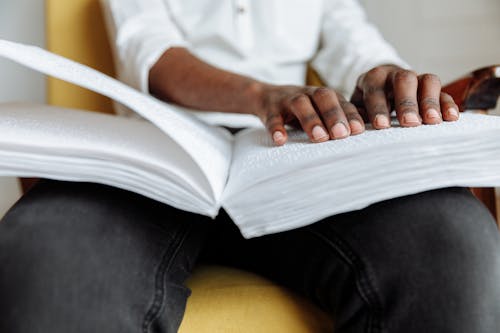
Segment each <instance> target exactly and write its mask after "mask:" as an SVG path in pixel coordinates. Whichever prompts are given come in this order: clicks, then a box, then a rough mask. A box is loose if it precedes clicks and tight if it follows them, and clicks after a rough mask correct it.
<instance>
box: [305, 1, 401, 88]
mask: <svg viewBox="0 0 500 333" xmlns="http://www.w3.org/2000/svg"><path fill="white" fill-rule="evenodd" d="M322 20H323V22H322V29H321V40H320V49H319V51H318V53H317V54H316V56H315V57H314V59H313V60H312V62H311V65H312V67H313V68H314V69H315V70H316V71H317V72H318V74H319V75H320V76H321V78H322V79H323V80H324V81H326V82H325V83H327V84H328V85H329V86H331V87H333V88H335V89H338V90H339V91H340V92H342V93H343V94H345V95H346V96H350V95H351V93H352V92H353V91H354V88H355V86H356V81H357V79H358V77H359V76H360V75H361V74H362V73H364V72H366V71H368V70H370V69H371V68H373V67H376V66H379V65H383V64H394V65H398V66H401V67H403V68H410V66H409V65H408V64H407V63H406V62H405V61H403V60H402V59H401V58H400V57H399V56H398V54H397V52H396V50H395V49H394V48H393V47H392V46H391V45H389V44H388V43H387V42H386V41H385V40H384V38H383V37H382V35H381V34H380V33H379V31H378V30H377V29H376V28H375V27H374V26H373V25H372V24H371V23H369V22H368V21H367V17H366V14H365V12H364V11H363V9H362V8H361V6H360V5H359V4H358V2H357V1H356V0H325V11H324V16H323V19H322Z"/></svg>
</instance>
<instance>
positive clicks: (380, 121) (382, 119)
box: [373, 114, 391, 129]
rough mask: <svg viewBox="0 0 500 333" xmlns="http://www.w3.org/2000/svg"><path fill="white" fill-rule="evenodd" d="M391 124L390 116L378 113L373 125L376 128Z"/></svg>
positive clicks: (386, 126)
mask: <svg viewBox="0 0 500 333" xmlns="http://www.w3.org/2000/svg"><path fill="white" fill-rule="evenodd" d="M390 126H391V124H390V122H389V117H387V116H386V115H383V114H378V115H376V116H375V119H373V127H375V128H376V129H384V128H389V127H390Z"/></svg>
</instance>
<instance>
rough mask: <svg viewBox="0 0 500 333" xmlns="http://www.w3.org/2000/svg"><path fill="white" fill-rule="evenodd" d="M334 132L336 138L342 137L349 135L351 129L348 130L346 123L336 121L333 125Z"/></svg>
mask: <svg viewBox="0 0 500 333" xmlns="http://www.w3.org/2000/svg"><path fill="white" fill-rule="evenodd" d="M332 133H333V137H334V138H335V139H342V138H345V137H346V136H349V131H348V130H347V127H346V126H345V124H344V123H336V124H335V125H333V127H332Z"/></svg>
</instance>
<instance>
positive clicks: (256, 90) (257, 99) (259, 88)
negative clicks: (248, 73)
mask: <svg viewBox="0 0 500 333" xmlns="http://www.w3.org/2000/svg"><path fill="white" fill-rule="evenodd" d="M268 87H269V85H268V84H265V83H263V82H260V81H256V80H252V81H251V82H249V83H248V84H247V85H246V87H245V89H244V96H245V98H244V100H245V105H244V107H243V110H244V112H245V113H248V114H252V115H255V116H259V115H260V114H261V113H262V111H263V109H264V107H265V105H266V99H267V98H266V95H267V91H268V90H269V89H268Z"/></svg>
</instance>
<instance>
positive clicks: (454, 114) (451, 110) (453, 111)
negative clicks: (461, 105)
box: [448, 108, 458, 118]
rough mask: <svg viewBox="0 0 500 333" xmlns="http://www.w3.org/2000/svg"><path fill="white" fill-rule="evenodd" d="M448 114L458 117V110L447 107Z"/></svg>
mask: <svg viewBox="0 0 500 333" xmlns="http://www.w3.org/2000/svg"><path fill="white" fill-rule="evenodd" d="M448 115H449V116H451V117H456V118H458V110H457V109H455V108H449V109H448Z"/></svg>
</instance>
